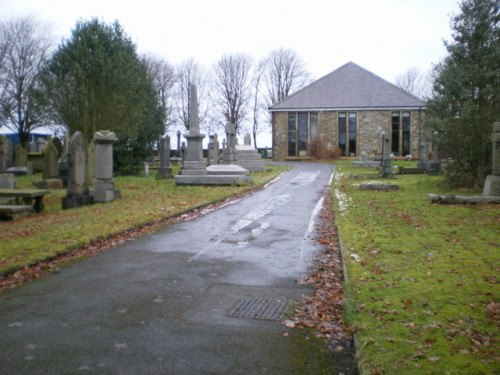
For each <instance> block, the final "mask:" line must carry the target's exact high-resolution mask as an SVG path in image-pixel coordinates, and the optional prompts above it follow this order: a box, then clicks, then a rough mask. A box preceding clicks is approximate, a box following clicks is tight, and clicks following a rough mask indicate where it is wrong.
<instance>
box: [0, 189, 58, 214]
mask: <svg viewBox="0 0 500 375" xmlns="http://www.w3.org/2000/svg"><path fill="white" fill-rule="evenodd" d="M48 193H49V191H48V190H38V189H0V197H1V198H21V199H22V200H23V202H24V204H26V205H31V204H32V205H33V208H34V209H35V212H42V211H43V209H44V207H45V206H44V204H43V197H44V196H45V195H47V194H48Z"/></svg>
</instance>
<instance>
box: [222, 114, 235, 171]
mask: <svg viewBox="0 0 500 375" xmlns="http://www.w3.org/2000/svg"><path fill="white" fill-rule="evenodd" d="M226 139H227V143H226V147H224V153H223V155H222V164H236V125H235V124H231V123H229V124H227V125H226Z"/></svg>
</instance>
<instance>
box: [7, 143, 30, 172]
mask: <svg viewBox="0 0 500 375" xmlns="http://www.w3.org/2000/svg"><path fill="white" fill-rule="evenodd" d="M7 172H9V173H14V175H16V176H24V175H31V174H33V169H32V167H31V163H30V162H28V153H27V152H26V150H25V149H24V147H23V146H21V145H18V146H17V147H16V149H15V151H14V166H13V167H10V168H7Z"/></svg>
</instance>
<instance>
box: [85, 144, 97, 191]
mask: <svg viewBox="0 0 500 375" xmlns="http://www.w3.org/2000/svg"><path fill="white" fill-rule="evenodd" d="M95 162H96V161H95V140H94V139H93V140H92V141H91V142H89V143H88V146H87V168H86V173H87V181H92V180H93V178H94V173H95Z"/></svg>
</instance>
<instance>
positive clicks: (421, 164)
mask: <svg viewBox="0 0 500 375" xmlns="http://www.w3.org/2000/svg"><path fill="white" fill-rule="evenodd" d="M427 163H428V161H427V147H426V146H425V144H421V145H420V160H419V161H418V165H417V168H418V169H420V170H422V171H426V170H427Z"/></svg>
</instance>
